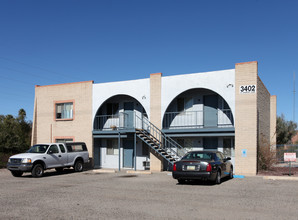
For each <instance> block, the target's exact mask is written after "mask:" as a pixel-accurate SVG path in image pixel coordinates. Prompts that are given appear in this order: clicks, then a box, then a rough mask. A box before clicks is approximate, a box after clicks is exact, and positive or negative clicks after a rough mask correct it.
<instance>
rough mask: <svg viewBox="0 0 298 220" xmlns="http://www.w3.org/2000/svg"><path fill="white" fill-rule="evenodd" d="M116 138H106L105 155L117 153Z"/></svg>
mask: <svg viewBox="0 0 298 220" xmlns="http://www.w3.org/2000/svg"><path fill="white" fill-rule="evenodd" d="M118 153H119V150H118V140H112V139H110V140H107V155H118Z"/></svg>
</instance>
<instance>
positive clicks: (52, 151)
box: [48, 145, 59, 154]
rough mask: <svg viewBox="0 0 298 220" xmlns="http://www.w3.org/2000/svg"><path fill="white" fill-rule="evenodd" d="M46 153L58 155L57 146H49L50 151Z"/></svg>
mask: <svg viewBox="0 0 298 220" xmlns="http://www.w3.org/2000/svg"><path fill="white" fill-rule="evenodd" d="M48 152H51V153H53V154H58V153H59V150H58V147H57V145H51V147H50V149H49V151H48Z"/></svg>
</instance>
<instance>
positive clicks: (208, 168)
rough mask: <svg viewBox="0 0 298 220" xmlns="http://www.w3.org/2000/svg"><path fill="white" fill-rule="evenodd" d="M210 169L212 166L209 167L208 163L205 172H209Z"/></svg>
mask: <svg viewBox="0 0 298 220" xmlns="http://www.w3.org/2000/svg"><path fill="white" fill-rule="evenodd" d="M211 170H212V167H211V165H210V163H208V165H207V168H206V171H207V172H211Z"/></svg>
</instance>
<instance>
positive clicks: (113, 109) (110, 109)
mask: <svg viewBox="0 0 298 220" xmlns="http://www.w3.org/2000/svg"><path fill="white" fill-rule="evenodd" d="M118 110H119V103H107V115H117V114H118Z"/></svg>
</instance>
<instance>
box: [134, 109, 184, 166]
mask: <svg viewBox="0 0 298 220" xmlns="http://www.w3.org/2000/svg"><path fill="white" fill-rule="evenodd" d="M136 121H141V124H142V128H141V129H140V130H139V132H141V133H142V134H143V136H142V137H146V139H144V138H142V137H140V136H139V137H140V138H141V139H142V140H143V141H144V142H145V143H147V144H148V146H150V147H151V148H152V149H153V150H155V151H156V152H157V153H159V154H160V155H161V156H162V157H164V158H165V159H166V160H167V161H168V162H169V163H171V164H173V162H174V161H176V160H178V159H180V158H181V157H182V156H184V155H185V154H186V153H187V151H186V150H185V149H184V148H183V147H182V146H181V145H180V144H178V143H177V142H176V141H175V140H173V139H172V138H170V137H169V136H167V135H166V134H165V133H164V132H162V131H161V130H160V129H159V128H158V127H156V126H155V125H154V124H152V123H151V122H150V121H149V120H148V118H146V117H142V118H140V117H139V116H137V115H136ZM148 140H149V141H148ZM152 143H154V145H153V146H152V145H151V144H152ZM161 152H163V153H164V154H163V153H161ZM171 158H172V159H173V160H171Z"/></svg>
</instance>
